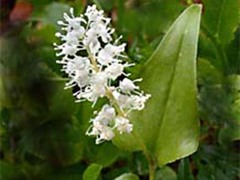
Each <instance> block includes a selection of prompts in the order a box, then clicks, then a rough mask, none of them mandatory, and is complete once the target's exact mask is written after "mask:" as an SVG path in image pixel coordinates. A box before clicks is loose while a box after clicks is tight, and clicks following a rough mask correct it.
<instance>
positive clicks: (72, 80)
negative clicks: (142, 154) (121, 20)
mask: <svg viewBox="0 0 240 180" xmlns="http://www.w3.org/2000/svg"><path fill="white" fill-rule="evenodd" d="M63 17H64V21H58V24H59V25H60V26H62V28H61V29H62V32H63V33H59V32H58V33H56V37H58V38H59V39H60V40H61V41H62V44H60V45H57V44H54V46H55V50H57V51H58V53H56V55H57V56H59V57H60V58H61V59H60V60H58V61H57V63H59V64H62V71H64V72H65V73H66V74H67V75H68V77H69V81H68V82H67V83H66V86H65V88H70V87H74V86H77V87H78V90H77V91H76V92H74V96H75V97H76V98H77V100H76V101H77V102H81V101H85V100H87V101H90V102H92V103H93V106H94V105H95V104H96V102H97V100H98V99H99V98H103V97H106V98H107V99H108V100H109V104H106V105H104V106H103V107H102V109H101V110H100V111H99V112H98V113H97V114H96V116H95V117H94V118H92V119H91V120H90V122H91V123H92V125H91V126H90V127H89V129H88V131H87V132H86V134H87V135H91V136H96V144H99V143H101V142H103V141H105V140H111V139H112V138H113V137H114V136H115V133H114V131H119V133H120V134H122V133H131V132H132V130H133V125H132V124H131V122H130V120H129V119H128V117H127V116H128V114H129V113H130V112H131V111H133V110H142V109H143V108H144V107H145V102H146V101H147V99H149V97H150V95H145V94H144V93H143V92H140V90H139V89H140V88H139V87H138V86H137V85H135V83H136V82H139V81H140V80H139V79H138V80H130V79H129V78H126V76H127V77H128V76H129V75H130V74H126V73H125V72H124V68H125V67H129V66H132V65H133V64H128V63H123V60H124V58H125V56H124V55H123V53H124V51H125V47H126V44H125V43H123V44H120V43H119V41H120V39H121V37H120V38H118V39H116V40H115V41H114V40H113V36H112V34H113V33H114V29H112V28H110V27H109V24H110V21H111V19H109V18H106V17H104V12H103V11H99V10H97V8H96V5H92V6H88V7H87V9H86V12H85V13H84V14H83V15H80V16H79V17H75V16H74V13H73V9H72V8H71V9H70V15H68V14H66V13H64V16H63ZM120 78H123V79H122V80H121V81H120V82H119V85H118V82H116V81H117V80H118V79H120Z"/></svg>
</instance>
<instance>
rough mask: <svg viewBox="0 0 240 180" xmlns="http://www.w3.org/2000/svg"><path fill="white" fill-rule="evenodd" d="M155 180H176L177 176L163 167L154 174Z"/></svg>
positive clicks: (166, 167) (168, 168)
mask: <svg viewBox="0 0 240 180" xmlns="http://www.w3.org/2000/svg"><path fill="white" fill-rule="evenodd" d="M155 179H163V180H176V179H177V175H176V172H175V171H174V170H173V169H172V168H170V167H168V166H164V167H162V168H161V169H159V170H158V171H157V172H156V176H155Z"/></svg>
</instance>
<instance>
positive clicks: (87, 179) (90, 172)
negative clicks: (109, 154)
mask: <svg viewBox="0 0 240 180" xmlns="http://www.w3.org/2000/svg"><path fill="white" fill-rule="evenodd" d="M101 170H102V166H101V165H99V164H91V165H90V166H88V168H87V169H86V170H85V171H84V173H83V180H97V179H98V177H99V175H100V172H101Z"/></svg>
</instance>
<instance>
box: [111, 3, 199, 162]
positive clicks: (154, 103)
mask: <svg viewBox="0 0 240 180" xmlns="http://www.w3.org/2000/svg"><path fill="white" fill-rule="evenodd" d="M200 14H201V6H200V5H192V6H191V7H189V8H188V9H187V10H185V11H184V12H183V13H182V15H180V17H179V18H178V19H177V20H176V21H175V23H174V24H173V25H172V27H171V28H170V29H169V31H168V32H167V34H166V35H165V37H164V38H163V40H162V42H161V43H160V45H159V46H158V47H157V49H156V51H155V52H154V54H153V55H152V57H151V58H150V59H149V60H148V61H147V63H146V64H145V68H144V69H143V71H142V72H141V77H143V79H144V80H143V82H142V83H141V85H142V88H143V89H144V90H145V91H146V92H148V93H150V94H151V95H152V97H151V98H150V100H149V101H148V102H147V104H146V108H145V110H143V111H140V112H137V113H135V114H133V115H132V117H131V121H132V122H133V124H134V130H133V133H132V134H131V135H121V136H117V137H116V138H115V143H116V144H117V145H118V146H120V147H122V148H125V149H128V150H143V151H144V152H145V153H149V154H151V156H154V157H153V158H156V159H157V161H158V163H159V165H163V164H166V163H168V162H171V161H174V160H176V159H179V158H182V157H185V156H187V155H189V154H191V153H193V152H194V151H195V150H196V149H197V146H198V137H199V123H198V120H197V90H196V52H197V42H198V33H199V24H200Z"/></svg>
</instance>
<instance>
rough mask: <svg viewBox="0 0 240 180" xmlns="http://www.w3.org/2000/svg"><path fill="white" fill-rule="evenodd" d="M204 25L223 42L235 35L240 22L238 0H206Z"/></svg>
mask: <svg viewBox="0 0 240 180" xmlns="http://www.w3.org/2000/svg"><path fill="white" fill-rule="evenodd" d="M203 3H204V5H205V6H204V7H205V11H204V16H203V25H204V26H205V27H206V28H207V30H208V31H209V32H210V33H211V34H212V36H214V37H215V38H216V39H217V40H219V41H220V42H221V43H223V44H226V43H228V42H230V41H231V40H232V39H233V37H234V32H235V31H236V29H237V27H238V23H239V2H238V0H204V1H203Z"/></svg>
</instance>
